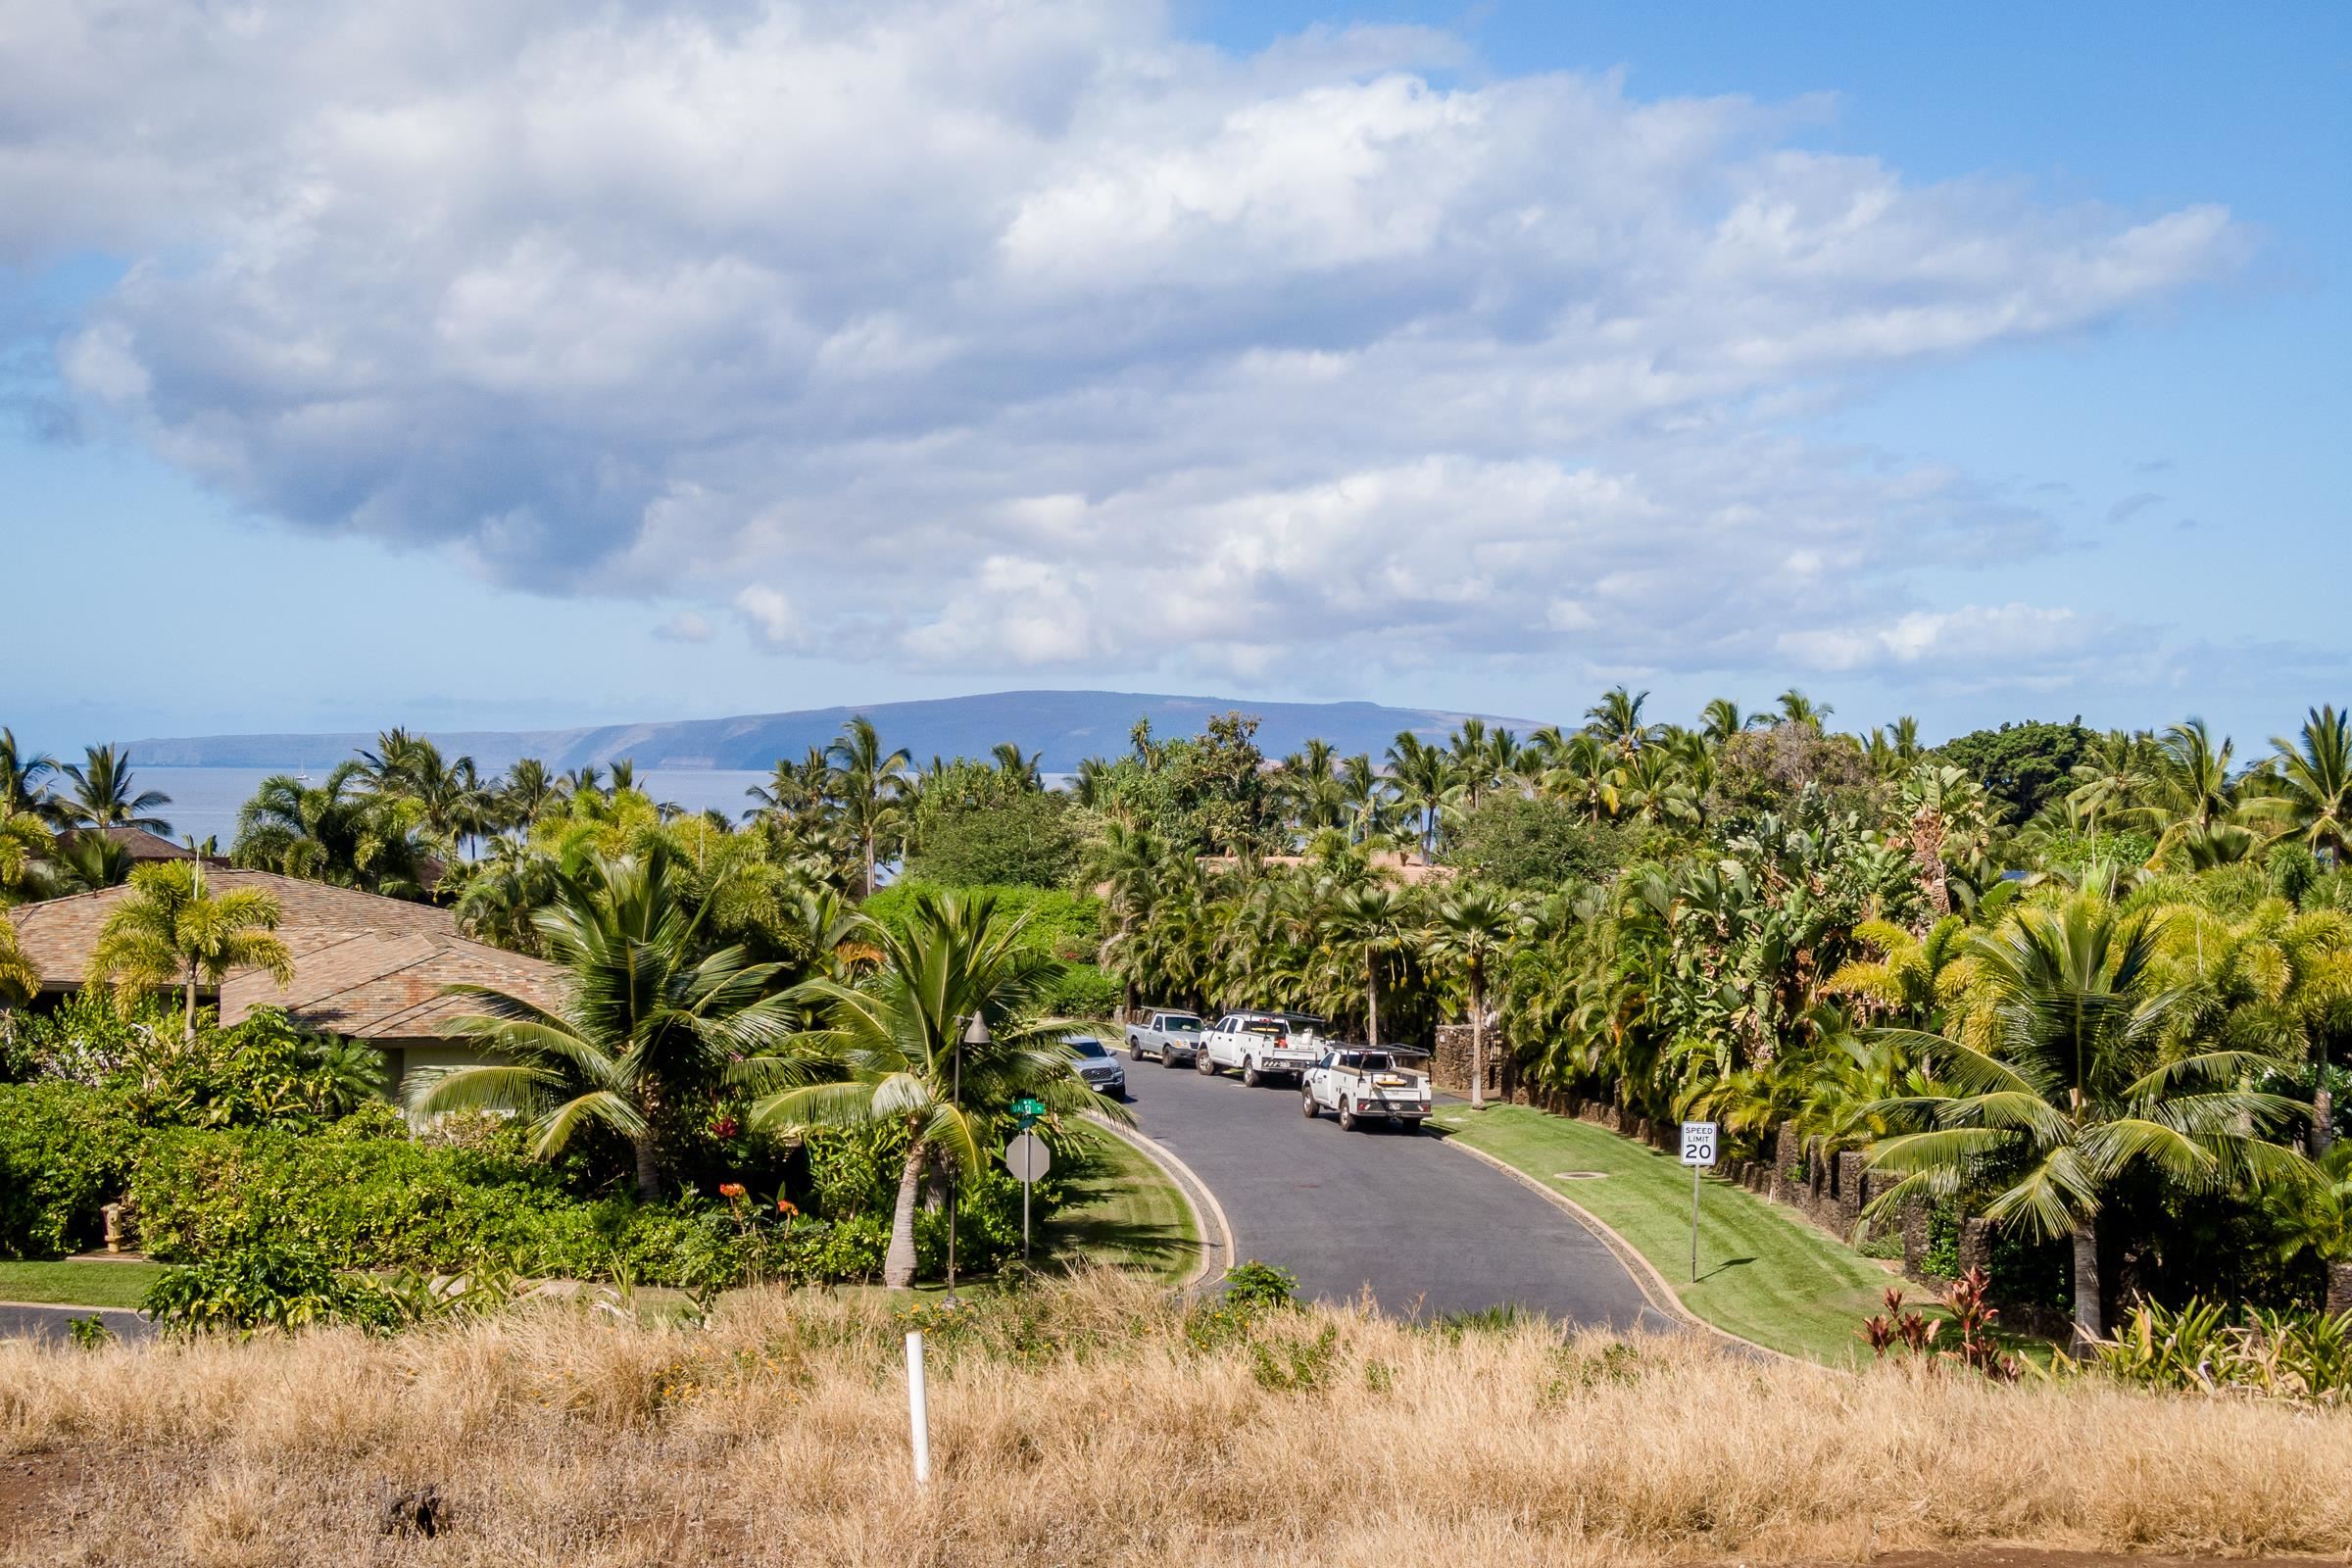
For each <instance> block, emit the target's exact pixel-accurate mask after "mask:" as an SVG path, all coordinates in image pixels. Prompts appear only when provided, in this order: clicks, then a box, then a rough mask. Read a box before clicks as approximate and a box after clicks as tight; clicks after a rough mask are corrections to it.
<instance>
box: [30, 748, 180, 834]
mask: <svg viewBox="0 0 2352 1568" xmlns="http://www.w3.org/2000/svg"><path fill="white" fill-rule="evenodd" d="M65 775H66V777H67V778H69V779H71V780H73V793H72V794H71V795H69V796H67V797H66V798H65V799H64V800H62V801H60V802H59V803H58V810H59V814H60V815H62V816H63V817H64V819H65V821H66V823H67V824H68V825H69V826H72V827H141V828H145V829H146V830H147V831H148V832H150V833H155V834H159V835H161V836H163V837H165V838H170V837H171V836H172V824H171V823H169V822H167V821H165V820H164V819H163V818H162V817H160V816H157V815H154V814H153V813H154V811H155V809H156V808H157V807H159V806H170V805H171V804H172V797H171V796H169V795H166V794H164V793H163V792H162V791H161V790H140V791H137V792H136V793H134V792H133V791H132V788H131V776H130V754H129V753H128V752H117V751H116V750H115V749H114V748H113V747H112V746H90V747H85V748H83V751H82V760H80V761H79V762H68V763H67V764H66V766H65Z"/></svg>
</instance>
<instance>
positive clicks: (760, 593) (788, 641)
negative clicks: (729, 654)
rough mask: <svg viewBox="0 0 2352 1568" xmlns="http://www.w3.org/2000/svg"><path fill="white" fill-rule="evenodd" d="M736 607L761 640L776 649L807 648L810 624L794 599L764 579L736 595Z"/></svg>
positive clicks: (744, 621)
mask: <svg viewBox="0 0 2352 1568" xmlns="http://www.w3.org/2000/svg"><path fill="white" fill-rule="evenodd" d="M735 609H736V610H737V611H738V612H739V613H741V614H742V616H743V623H744V625H745V626H746V627H748V628H749V629H750V631H751V633H752V635H753V636H754V637H755V638H757V639H758V640H759V641H760V642H762V643H764V644H766V645H767V646H768V647H770V648H775V649H797V648H805V647H807V646H808V643H809V630H808V624H807V623H806V622H805V621H803V620H802V619H801V613H800V612H799V611H798V610H796V609H794V608H793V603H792V601H791V600H789V599H787V598H785V597H784V595H783V594H782V593H780V592H779V591H777V590H776V589H773V588H770V587H768V586H767V585H766V584H765V583H753V584H751V585H750V586H748V587H746V588H745V589H744V590H743V591H742V592H741V593H739V594H737V595H736V596H735Z"/></svg>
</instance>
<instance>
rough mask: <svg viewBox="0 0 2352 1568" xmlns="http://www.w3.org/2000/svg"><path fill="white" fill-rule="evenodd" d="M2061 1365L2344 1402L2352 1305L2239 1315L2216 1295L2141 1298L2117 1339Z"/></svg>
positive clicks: (2349, 1389) (2186, 1389) (2132, 1379)
mask: <svg viewBox="0 0 2352 1568" xmlns="http://www.w3.org/2000/svg"><path fill="white" fill-rule="evenodd" d="M2060 1364H2061V1366H2063V1367H2070V1368H2072V1369H2073V1370H2076V1371H2082V1372H2089V1373H2095V1374H2097V1375H2098V1376H2101V1377H2107V1378H2112V1379H2114V1380H2116V1381H2117V1382H2120V1383H2131V1384H2135V1385H2138V1386H2139V1387H2142V1388H2153V1389H2164V1390H2169V1391H2173V1392H2176V1393H2199V1394H2214V1395H2223V1394H2229V1395H2242V1396H2248V1397H2260V1398H2273V1399H2286V1400H2290V1401H2293V1402H2295V1403H2301V1404H2329V1405H2334V1404H2342V1403H2344V1402H2346V1400H2347V1399H2348V1398H2352V1312H2344V1313H2339V1314H2337V1315H2335V1316H2333V1317H2330V1316H2328V1315H2327V1313H2324V1312H2271V1311H2264V1310H2262V1309H2260V1308H2250V1309H2248V1310H2246V1311H2244V1312H2242V1313H2236V1314H2232V1313H2231V1312H2230V1311H2229V1308H2228V1307H2227V1306H2225V1305H2223V1304H2222V1303H2220V1302H2217V1301H2203V1300H2191V1301H2189V1302H2187V1303H2186V1304H2185V1305H2182V1306H2180V1307H2178V1308H2168V1307H2165V1306H2162V1305H2159V1304H2157V1303H2155V1302H2152V1301H2141V1302H2139V1303H2138V1304H2137V1305H2135V1306H2133V1307H2132V1308H2131V1313H2130V1315H2129V1317H2127V1318H2126V1320H2125V1322H2124V1325H2123V1328H2122V1331H2121V1332H2119V1333H2118V1334H2117V1335H2116V1336H2115V1338H2113V1339H2112V1340H2106V1341H2102V1342H2100V1343H2099V1344H2097V1345H2095V1346H2093V1347H2091V1348H2090V1349H2089V1352H2088V1353H2087V1354H2086V1355H2084V1356H2083V1357H2082V1360H2081V1361H2079V1362H2065V1361H2062V1362H2061V1363H2060Z"/></svg>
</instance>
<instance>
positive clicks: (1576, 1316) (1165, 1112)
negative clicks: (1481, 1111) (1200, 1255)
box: [1126, 1060, 1673, 1328]
mask: <svg viewBox="0 0 2352 1568" xmlns="http://www.w3.org/2000/svg"><path fill="white" fill-rule="evenodd" d="M1126 1066H1127V1087H1128V1093H1129V1096H1130V1099H1129V1102H1128V1108H1129V1109H1130V1110H1131V1111H1133V1112H1134V1113H1135V1115H1136V1118H1137V1119H1138V1121H1140V1122H1141V1123H1142V1128H1143V1131H1144V1132H1145V1134H1146V1135H1147V1136H1149V1137H1150V1138H1151V1139H1152V1141H1153V1142H1155V1143H1157V1144H1159V1145H1161V1146H1162V1147H1164V1148H1166V1149H1167V1150H1168V1151H1170V1152H1172V1153H1174V1154H1176V1155H1177V1156H1178V1157H1179V1158H1181V1159H1183V1160H1184V1161H1185V1162H1186V1163H1187V1164H1189V1165H1191V1166H1192V1167H1193V1169H1194V1170H1195V1171H1196V1172H1198V1173H1199V1174H1200V1176H1201V1180H1203V1181H1205V1182H1206V1183H1207V1184H1208V1185H1209V1187H1210V1188H1211V1189H1213V1190H1214V1191H1215V1193H1216V1195H1217V1201H1219V1202H1220V1203H1222V1204H1223V1205H1224V1208H1225V1215H1226V1218H1227V1219H1228V1220H1229V1221H1230V1222H1231V1224H1232V1226H1233V1232H1234V1255H1235V1256H1236V1257H1237V1258H1245V1259H1247V1258H1256V1259H1257V1260H1258V1261H1260V1262H1265V1263H1273V1264H1277V1265H1279V1266H1280V1267H1283V1268H1286V1269H1289V1270H1290V1271H1291V1272H1292V1273H1294V1274H1296V1275H1298V1276H1299V1289H1300V1293H1301V1294H1302V1295H1306V1296H1310V1297H1317V1298H1323V1299H1332V1300H1353V1299H1356V1298H1357V1297H1358V1296H1359V1295H1360V1294H1361V1293H1362V1292H1363V1291H1364V1290H1365V1288H1366V1287H1369V1288H1370V1290H1371V1292H1372V1295H1373V1299H1375V1300H1377V1301H1378V1302H1379V1304H1380V1306H1381V1309H1382V1310H1384V1311H1387V1312H1391V1313H1395V1314H1397V1315H1399V1316H1409V1315H1412V1314H1414V1313H1416V1312H1418V1313H1421V1314H1423V1315H1435V1314H1437V1313H1441V1312H1463V1311H1476V1310H1479V1309H1482V1308H1485V1307H1492V1306H1501V1305H1507V1304H1517V1305H1520V1306H1524V1307H1528V1308H1531V1309H1533V1310H1536V1311H1540V1312H1544V1313H1545V1314H1547V1315H1549V1316H1551V1317H1555V1318H1559V1319H1561V1320H1563V1321H1568V1322H1574V1323H1580V1324H1603V1323H1605V1324H1609V1325H1611V1326H1614V1327H1617V1328H1630V1327H1634V1326H1636V1325H1637V1324H1640V1325H1643V1326H1648V1327H1656V1328H1668V1327H1672V1326H1673V1324H1672V1323H1671V1321H1670V1320H1668V1319H1666V1318H1664V1317H1663V1316H1661V1314H1659V1313H1658V1312H1657V1311H1656V1310H1655V1309H1653V1308H1651V1307H1650V1306H1649V1305H1648V1304H1647V1303H1646V1302H1645V1301H1644V1300H1643V1299H1642V1292H1641V1289H1640V1288H1639V1287H1638V1286H1636V1285H1635V1283H1634V1281H1633V1278H1632V1276H1631V1275H1629V1274H1628V1273H1627V1272H1626V1270H1625V1266H1624V1265H1623V1264H1622V1263H1620V1262H1618V1261H1617V1259H1616V1257H1615V1255H1614V1254H1612V1253H1611V1252H1610V1251H1609V1250H1608V1248H1607V1247H1605V1246H1604V1245H1602V1243H1601V1241H1600V1239H1599V1238H1598V1237H1596V1236H1594V1235H1593V1233H1592V1232H1591V1231H1589V1230H1587V1229H1586V1228H1585V1227H1584V1226H1583V1225H1581V1224H1579V1223H1578V1222H1577V1220H1576V1218H1575V1217H1574V1216H1573V1215H1571V1214H1568V1213H1566V1212H1564V1211H1563V1210H1561V1209H1559V1208H1557V1207H1555V1206H1553V1205H1552V1204H1550V1203H1547V1202H1545V1201H1544V1199H1543V1198H1542V1197H1541V1196H1540V1195H1538V1194H1536V1193H1534V1192H1531V1191H1529V1190H1528V1189H1527V1188H1526V1187H1524V1186H1522V1185H1521V1184H1520V1183H1519V1182H1517V1181H1514V1180H1513V1179H1512V1178H1511V1177H1509V1176H1507V1175H1505V1174H1504V1173H1503V1172H1501V1171H1498V1170H1495V1169H1494V1168H1493V1167H1492V1166H1489V1165H1486V1164H1483V1163H1481V1162H1480V1161H1478V1160H1476V1159H1473V1158H1471V1157H1470V1156H1468V1155H1467V1154H1464V1153H1462V1152H1460V1151H1458V1150H1449V1149H1446V1148H1444V1147H1442V1145H1443V1142H1444V1140H1443V1139H1442V1137H1441V1136H1440V1135H1439V1134H1438V1133H1436V1132H1435V1131H1434V1130H1433V1131H1430V1132H1423V1133H1410V1132H1402V1131H1390V1130H1387V1129H1385V1128H1384V1129H1381V1130H1378V1131H1358V1132H1352V1133H1345V1132H1342V1131H1340V1127H1339V1124H1338V1123H1337V1122H1336V1121H1334V1120H1333V1119H1332V1118H1331V1117H1330V1116H1329V1115H1328V1114H1326V1115H1324V1116H1321V1117H1319V1118H1317V1119H1316V1120H1314V1121H1311V1122H1310V1121H1308V1120H1306V1119H1305V1118H1304V1116H1302V1115H1301V1114H1300V1113H1299V1090H1298V1089H1297V1087H1295V1086H1293V1085H1289V1084H1280V1085H1274V1086H1268V1087H1266V1088H1261V1089H1245V1088H1243V1087H1242V1084H1241V1081H1240V1080H1239V1079H1238V1078H1236V1077H1234V1076H1232V1075H1231V1074H1225V1075H1221V1076H1219V1077H1215V1078H1208V1077H1203V1076H1201V1074H1199V1073H1197V1072H1195V1071H1194V1070H1193V1069H1192V1068H1190V1067H1171V1068H1163V1067H1162V1066H1161V1065H1160V1064H1159V1063H1158V1062H1156V1061H1149V1060H1147V1061H1140V1062H1139V1061H1128V1062H1127V1063H1126Z"/></svg>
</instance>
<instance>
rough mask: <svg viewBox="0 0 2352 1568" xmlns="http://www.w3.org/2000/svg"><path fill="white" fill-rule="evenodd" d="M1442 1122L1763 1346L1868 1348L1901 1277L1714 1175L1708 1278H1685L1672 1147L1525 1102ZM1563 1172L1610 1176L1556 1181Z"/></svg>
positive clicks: (1703, 1228)
mask: <svg viewBox="0 0 2352 1568" xmlns="http://www.w3.org/2000/svg"><path fill="white" fill-rule="evenodd" d="M1437 1119H1438V1120H1439V1121H1440V1122H1442V1123H1443V1124H1445V1125H1446V1127H1447V1128H1448V1129H1449V1130H1451V1131H1452V1133H1453V1136H1455V1137H1457V1138H1459V1139H1461V1140H1462V1142H1463V1143H1465V1144H1467V1145H1469V1146H1470V1147H1471V1148H1473V1149H1477V1150H1481V1151H1483V1152H1486V1153H1489V1154H1493V1155H1495V1157H1496V1158H1498V1159H1502V1160H1505V1161H1507V1162H1509V1163H1510V1164H1511V1165H1513V1166H1516V1167H1517V1168H1518V1169H1520V1170H1522V1171H1524V1172H1526V1173H1527V1174H1528V1175H1530V1176H1533V1177H1535V1178H1536V1179H1537V1180H1538V1181H1540V1182H1543V1183H1544V1185H1545V1186H1546V1187H1549V1188H1550V1189H1551V1190H1553V1191H1554V1192H1558V1193H1561V1194H1563V1195H1564V1196H1566V1197H1567V1198H1569V1199H1571V1200H1573V1201H1576V1202H1578V1203H1580V1204H1582V1205H1583V1206H1584V1207H1585V1208H1587V1209H1589V1210H1591V1211H1592V1212H1593V1214H1595V1215H1597V1216H1598V1217H1599V1218H1600V1219H1601V1220H1602V1221H1603V1222H1604V1223H1606V1224H1607V1225H1608V1226H1609V1227H1610V1228H1612V1229H1613V1230H1615V1231H1616V1232H1617V1234H1618V1235H1620V1236H1622V1237H1624V1238H1625V1239H1626V1240H1627V1241H1628V1242H1630V1243H1632V1244H1633V1246H1634V1247H1635V1248H1636V1249H1637V1250H1639V1251H1640V1252H1641V1253H1642V1256H1643V1257H1646V1258H1648V1259H1649V1261H1650V1262H1651V1263H1652V1264H1653V1265H1654V1266H1655V1267H1656V1268H1657V1270H1658V1272H1659V1273H1660V1274H1663V1275H1664V1276H1666V1279H1667V1282H1668V1283H1669V1284H1671V1285H1672V1286H1673V1287H1674V1288H1675V1291H1676V1294H1678V1295H1679V1296H1680V1297H1681V1298H1682V1299H1683V1304H1684V1305H1685V1306H1688V1307H1689V1308H1690V1309H1691V1311H1692V1312H1693V1313H1695V1314H1697V1315H1698V1316H1699V1317H1702V1318H1704V1319H1706V1320H1707V1321H1708V1322H1710V1323H1712V1324H1714V1325H1716V1326H1717V1327H1718V1328H1724V1329H1729V1330H1730V1331H1731V1332H1732V1333H1734V1334H1737V1335H1739V1336H1740V1337H1741V1338H1742V1339H1748V1340H1753V1341H1755V1342H1756V1343H1757V1344H1758V1345H1766V1346H1770V1347H1772V1348H1774V1349H1776V1350H1786V1351H1788V1352H1789V1354H1791V1355H1802V1356H1807V1357H1810V1358H1811V1359H1813V1360H1817V1361H1829V1362H1832V1363H1834V1364H1839V1365H1842V1364H1845V1363H1846V1362H1848V1361H1849V1360H1851V1359H1852V1357H1853V1355H1854V1352H1855V1351H1856V1350H1857V1349H1858V1348H1859V1346H1860V1342H1859V1341H1858V1340H1857V1339H1856V1338H1855V1330H1856V1329H1857V1328H1858V1327H1859V1326H1860V1324H1861V1321H1862V1319H1863V1318H1865V1317H1867V1316H1868V1315H1869V1314H1870V1313H1872V1312H1875V1311H1877V1310H1879V1308H1880V1300H1879V1298H1880V1293H1881V1292H1883V1291H1885V1290H1886V1288H1887V1286H1888V1285H1889V1284H1892V1283H1896V1281H1895V1280H1894V1277H1893V1276H1891V1275H1889V1274H1888V1273H1887V1270H1886V1269H1884V1268H1881V1267H1880V1266H1879V1265H1878V1264H1876V1263H1874V1262H1873V1261H1871V1260H1870V1259H1869V1258H1866V1257H1864V1256H1862V1255H1861V1254H1860V1253H1859V1252H1856V1251H1855V1250H1853V1249H1851V1248H1849V1247H1843V1246H1840V1245H1838V1243H1837V1242H1835V1241H1833V1240H1831V1239H1830V1238H1829V1237H1828V1236H1826V1235H1824V1234H1823V1233H1822V1232H1820V1231H1818V1230H1815V1229H1814V1228H1813V1227H1812V1226H1810V1225H1808V1224H1806V1223H1805V1222H1804V1221H1803V1220H1800V1219H1798V1218H1797V1217H1796V1216H1795V1215H1793V1214H1790V1213H1789V1212H1788V1211H1787V1210H1785V1209H1782V1208H1780V1207H1778V1206H1776V1205H1774V1204H1772V1203H1770V1202H1767V1201H1765V1200H1763V1199H1760V1198H1758V1197H1756V1196H1755V1195H1754V1194H1752V1193H1749V1192H1747V1191H1745V1190H1744V1189H1742V1188H1738V1187H1731V1186H1727V1185H1725V1184H1724V1183H1722V1182H1718V1181H1712V1180H1710V1181H1708V1182H1707V1183H1706V1193H1705V1197H1704V1199H1703V1200H1702V1202H1701V1210H1702V1212H1701V1213H1700V1216H1699V1226H1698V1272H1699V1278H1698V1282H1697V1283H1696V1284H1691V1283H1688V1281H1689V1277H1690V1272H1691V1172H1690V1171H1689V1170H1688V1169H1686V1168H1685V1167H1684V1166H1683V1165H1682V1164H1681V1163H1679V1162H1678V1161H1677V1160H1676V1159H1675V1158H1674V1156H1673V1155H1671V1154H1664V1153H1660V1152H1657V1151H1656V1150H1654V1149H1650V1148H1648V1147H1647V1146H1645V1145H1642V1144H1637V1143H1635V1142H1634V1141H1633V1140H1631V1139H1628V1138H1622V1137H1619V1136H1618V1135H1617V1134H1615V1133H1612V1132H1609V1131H1607V1130H1606V1129H1603V1128H1600V1127H1595V1126H1593V1125H1592V1124H1591V1123H1589V1122H1581V1121H1575V1120H1572V1119H1570V1118H1568V1117H1564V1116H1550V1115H1546V1114H1544V1112H1542V1111H1540V1110H1534V1109H1531V1108H1529V1107H1527V1106H1524V1105H1495V1106H1492V1107H1490V1108H1489V1109H1487V1110H1486V1111H1485V1112H1484V1113H1482V1114H1481V1115H1479V1116H1478V1117H1476V1118H1473V1117H1472V1116H1471V1114H1470V1112H1469V1110H1468V1109H1467V1108H1466V1107H1463V1106H1458V1105H1456V1106H1448V1107H1446V1110H1444V1111H1442V1112H1440V1114H1439V1116H1438V1117H1437ZM1564 1170H1596V1171H1600V1172H1603V1173H1604V1175H1603V1177H1602V1179H1601V1180H1598V1181H1568V1182H1563V1181H1560V1180H1557V1179H1556V1174H1555V1173H1557V1172H1559V1171H1564ZM1913 1294H1914V1295H1917V1294H1920V1293H1918V1292H1914V1293H1913Z"/></svg>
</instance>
